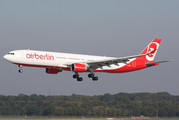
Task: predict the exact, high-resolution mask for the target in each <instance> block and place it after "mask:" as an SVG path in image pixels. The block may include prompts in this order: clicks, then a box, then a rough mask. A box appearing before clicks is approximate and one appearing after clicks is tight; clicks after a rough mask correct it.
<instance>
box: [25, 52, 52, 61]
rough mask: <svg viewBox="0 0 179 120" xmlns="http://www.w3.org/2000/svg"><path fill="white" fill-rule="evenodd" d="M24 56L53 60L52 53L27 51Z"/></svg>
mask: <svg viewBox="0 0 179 120" xmlns="http://www.w3.org/2000/svg"><path fill="white" fill-rule="evenodd" d="M26 58H27V59H37V60H38V59H39V60H54V56H53V55H49V54H47V53H46V54H44V55H43V54H40V55H39V54H37V53H27V54H26Z"/></svg>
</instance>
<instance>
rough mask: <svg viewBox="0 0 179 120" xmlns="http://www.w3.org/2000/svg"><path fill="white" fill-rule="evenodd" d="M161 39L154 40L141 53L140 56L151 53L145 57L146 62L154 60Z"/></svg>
mask: <svg viewBox="0 0 179 120" xmlns="http://www.w3.org/2000/svg"><path fill="white" fill-rule="evenodd" d="M160 42H161V39H154V40H153V41H152V42H151V43H150V44H149V45H148V46H147V47H146V48H145V49H144V50H143V51H142V52H141V54H147V53H152V54H150V55H147V56H146V60H148V61H153V60H154V58H155V55H156V53H157V50H158V48H159V45H160Z"/></svg>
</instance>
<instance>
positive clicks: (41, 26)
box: [0, 0, 179, 95]
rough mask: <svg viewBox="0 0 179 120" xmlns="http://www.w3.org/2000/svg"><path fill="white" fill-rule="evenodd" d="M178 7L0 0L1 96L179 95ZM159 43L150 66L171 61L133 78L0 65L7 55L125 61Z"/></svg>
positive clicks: (123, 1) (161, 1)
mask: <svg viewBox="0 0 179 120" xmlns="http://www.w3.org/2000/svg"><path fill="white" fill-rule="evenodd" d="M178 5H179V1H178V0H0V56H1V58H0V66H1V70H0V76H1V77H0V94H2V95H18V94H19V93H23V94H27V95H31V94H38V95H39V94H42V95H71V94H73V93H75V94H80V95H103V94H105V93H110V94H116V93H119V92H127V93H136V92H152V93H153V92H169V93H170V94H172V95H179V64H178V59H179V56H178V51H179V47H178V46H179V7H178ZM154 38H160V39H162V42H161V45H160V48H159V50H158V53H157V55H156V58H155V60H156V61H161V60H168V59H174V60H175V61H174V62H170V63H163V64H160V65H159V66H156V67H151V68H147V69H144V70H140V71H135V72H130V73H121V74H110V73H95V74H96V75H97V76H98V77H99V80H98V81H96V82H94V81H92V80H91V79H89V78H88V77H87V75H88V74H87V73H81V74H80V76H82V77H83V79H84V80H83V81H82V82H77V80H76V79H73V78H72V75H73V74H74V73H73V72H65V71H64V72H62V73H58V74H57V75H49V74H46V73H45V70H44V69H43V68H32V67H23V70H24V72H23V73H22V74H20V73H18V66H17V65H13V64H11V63H9V62H7V61H5V60H4V59H3V56H4V55H5V54H6V53H8V52H9V51H12V50H18V49H32V50H46V51H55V52H67V53H79V54H90V55H102V56H104V55H105V56H111V57H124V56H129V55H136V54H139V53H140V52H141V51H142V50H143V49H144V48H145V47H146V46H147V45H148V44H149V43H150V42H151V41H152V40H153V39H154Z"/></svg>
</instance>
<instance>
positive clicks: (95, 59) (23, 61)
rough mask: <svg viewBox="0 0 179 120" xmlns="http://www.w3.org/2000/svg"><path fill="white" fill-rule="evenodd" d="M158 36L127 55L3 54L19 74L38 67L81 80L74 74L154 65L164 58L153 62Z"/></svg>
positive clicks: (122, 71) (125, 69) (158, 40)
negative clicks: (136, 53) (69, 74)
mask: <svg viewBox="0 0 179 120" xmlns="http://www.w3.org/2000/svg"><path fill="white" fill-rule="evenodd" d="M160 42H161V39H154V40H153V41H152V42H151V43H150V44H149V45H148V46H147V47H146V48H145V49H144V50H143V51H142V52H141V53H140V54H139V55H133V56H127V57H120V58H115V57H103V56H92V55H81V54H70V53H58V52H48V51H36V50H15V51H11V52H9V53H8V54H6V55H4V59H5V60H7V61H9V62H11V63H13V64H16V65H18V66H19V72H20V73H22V72H23V70H22V66H29V67H42V68H45V69H46V73H48V74H57V73H58V72H62V71H63V70H65V71H72V72H74V73H75V74H74V75H73V78H75V79H77V81H82V80H83V78H82V77H80V76H79V74H78V73H82V72H90V73H89V74H88V77H89V78H92V80H93V81H97V80H98V77H97V76H95V75H94V72H107V73H124V72H131V71H135V70H140V69H144V68H147V67H151V66H156V65H158V64H159V63H163V62H168V61H160V62H155V61H153V60H154V58H155V55H156V53H157V50H158V48H159V45H160Z"/></svg>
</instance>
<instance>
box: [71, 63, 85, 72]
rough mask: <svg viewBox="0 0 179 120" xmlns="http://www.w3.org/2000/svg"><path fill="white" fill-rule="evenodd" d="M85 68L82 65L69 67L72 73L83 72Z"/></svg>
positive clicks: (75, 64)
mask: <svg viewBox="0 0 179 120" xmlns="http://www.w3.org/2000/svg"><path fill="white" fill-rule="evenodd" d="M86 70H87V67H86V66H85V65H84V64H79V63H74V64H72V65H71V71H73V72H84V71H86Z"/></svg>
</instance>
